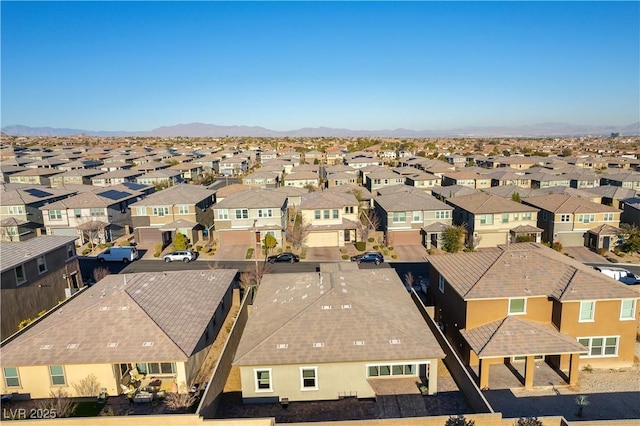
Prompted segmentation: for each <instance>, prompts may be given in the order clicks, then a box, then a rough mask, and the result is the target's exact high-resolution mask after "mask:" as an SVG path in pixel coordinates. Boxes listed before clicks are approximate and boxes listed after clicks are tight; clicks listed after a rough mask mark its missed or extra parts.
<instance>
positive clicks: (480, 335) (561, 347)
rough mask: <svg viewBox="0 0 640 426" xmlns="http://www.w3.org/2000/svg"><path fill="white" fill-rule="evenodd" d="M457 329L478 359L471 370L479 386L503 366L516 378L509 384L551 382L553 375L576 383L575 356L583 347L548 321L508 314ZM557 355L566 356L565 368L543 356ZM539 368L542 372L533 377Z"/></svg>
mask: <svg viewBox="0 0 640 426" xmlns="http://www.w3.org/2000/svg"><path fill="white" fill-rule="evenodd" d="M460 332H461V334H462V336H463V338H464V339H465V340H466V342H467V343H468V344H469V346H470V348H471V350H472V351H473V353H474V354H472V355H475V357H476V359H477V360H478V363H477V365H475V366H474V367H472V370H473V371H474V373H475V374H476V378H477V381H478V386H479V387H480V389H489V388H491V385H490V383H491V377H490V372H493V371H495V370H501V371H502V372H503V373H504V372H505V368H506V370H508V371H509V372H511V374H512V375H513V376H514V377H515V378H516V381H515V382H513V384H517V386H524V387H525V388H531V387H534V386H549V385H554V386H555V385H556V383H555V382H556V381H557V379H556V376H557V377H560V378H561V379H562V381H564V384H565V385H566V384H568V385H571V386H573V385H576V384H577V383H578V373H579V365H580V359H579V358H580V354H581V353H585V352H586V350H585V348H584V346H582V344H580V343H579V342H578V341H577V340H576V339H575V338H574V337H572V336H569V335H566V334H563V333H560V332H559V331H557V330H556V329H555V327H554V326H553V325H551V324H547V323H540V322H535V321H530V320H525V319H520V318H517V317H514V316H510V317H506V318H504V319H502V320H499V321H494V322H492V323H489V324H485V325H482V326H480V327H476V328H473V329H469V330H461V331H460ZM558 355H565V356H568V357H569V370H568V371H566V372H565V371H562V370H560V369H559V368H557V367H555V366H552V365H551V364H548V363H547V359H546V358H547V357H553V356H556V358H557V356H558ZM472 359H473V356H472ZM498 365H501V366H502V367H498ZM492 367H495V368H492ZM541 368H542V369H541ZM551 370H552V371H551ZM539 371H545V373H546V374H545V375H542V376H541V378H539V379H538V380H536V378H535V376H536V374H537V373H538V372H539ZM554 373H555V374H554ZM549 377H551V378H549ZM503 382H504V380H503Z"/></svg>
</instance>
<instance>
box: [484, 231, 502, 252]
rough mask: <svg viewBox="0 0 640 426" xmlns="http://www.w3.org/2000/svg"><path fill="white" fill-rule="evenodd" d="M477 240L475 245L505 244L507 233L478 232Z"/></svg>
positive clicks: (493, 245) (491, 245)
mask: <svg viewBox="0 0 640 426" xmlns="http://www.w3.org/2000/svg"><path fill="white" fill-rule="evenodd" d="M478 237H479V239H480V240H479V242H478V245H477V247H479V248H483V247H496V246H497V245H498V244H506V243H507V234H506V233H497V232H492V233H488V234H483V233H479V234H478Z"/></svg>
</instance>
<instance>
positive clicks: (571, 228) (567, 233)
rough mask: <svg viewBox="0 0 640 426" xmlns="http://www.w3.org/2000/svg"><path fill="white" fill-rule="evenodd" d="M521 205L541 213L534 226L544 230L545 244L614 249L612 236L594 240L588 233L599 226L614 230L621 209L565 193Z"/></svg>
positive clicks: (546, 196)
mask: <svg viewBox="0 0 640 426" xmlns="http://www.w3.org/2000/svg"><path fill="white" fill-rule="evenodd" d="M522 203H523V204H526V205H529V206H533V207H535V208H537V209H539V210H540V213H539V214H538V225H537V226H538V227H539V228H541V229H542V230H543V232H542V240H543V241H544V242H548V243H554V242H559V243H561V244H562V245H563V246H565V247H582V246H587V247H592V248H595V249H598V248H600V247H602V248H604V249H605V250H610V249H613V247H614V246H615V244H616V241H615V239H613V238H611V235H608V236H603V238H602V241H595V240H593V239H590V238H589V233H588V231H589V230H591V229H594V228H597V227H599V226H601V225H608V226H611V227H616V228H617V227H618V226H619V225H620V210H618V209H616V208H614V207H609V206H605V205H603V204H598V203H593V202H591V201H589V200H586V199H583V198H578V197H574V196H571V195H566V194H547V195H539V196H536V197H527V198H525V199H523V200H522ZM605 237H606V238H605ZM592 238H593V237H592Z"/></svg>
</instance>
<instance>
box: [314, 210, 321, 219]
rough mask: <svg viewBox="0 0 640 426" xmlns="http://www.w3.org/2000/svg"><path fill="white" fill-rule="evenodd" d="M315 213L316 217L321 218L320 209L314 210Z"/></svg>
mask: <svg viewBox="0 0 640 426" xmlns="http://www.w3.org/2000/svg"><path fill="white" fill-rule="evenodd" d="M313 214H314V217H315V218H316V219H318V220H319V219H320V218H321V215H320V210H314V212H313Z"/></svg>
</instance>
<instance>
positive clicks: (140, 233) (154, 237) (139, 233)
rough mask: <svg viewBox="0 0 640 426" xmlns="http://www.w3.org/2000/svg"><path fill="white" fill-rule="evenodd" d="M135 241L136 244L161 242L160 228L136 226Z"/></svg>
mask: <svg viewBox="0 0 640 426" xmlns="http://www.w3.org/2000/svg"><path fill="white" fill-rule="evenodd" d="M136 241H137V242H138V244H151V243H153V244H157V243H161V242H162V231H160V228H136Z"/></svg>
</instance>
